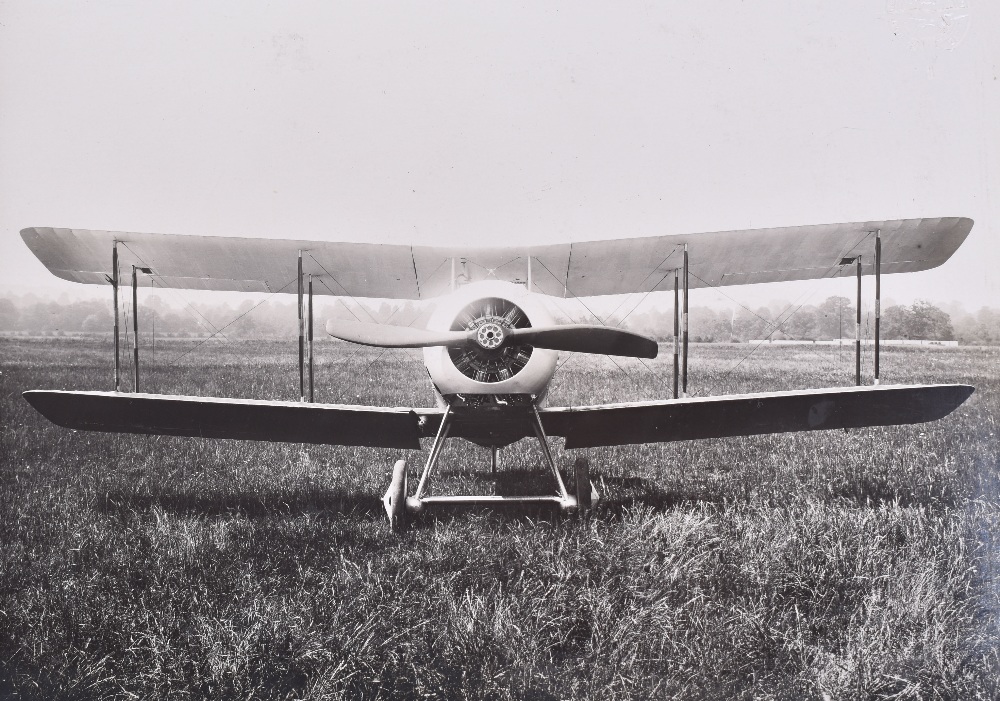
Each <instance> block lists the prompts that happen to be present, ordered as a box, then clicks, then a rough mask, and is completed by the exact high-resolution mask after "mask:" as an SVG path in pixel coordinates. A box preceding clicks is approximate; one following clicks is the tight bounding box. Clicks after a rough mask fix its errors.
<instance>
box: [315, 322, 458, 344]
mask: <svg viewBox="0 0 1000 701" xmlns="http://www.w3.org/2000/svg"><path fill="white" fill-rule="evenodd" d="M326 332H327V333H328V334H330V335H331V336H333V337H334V338H339V339H341V340H342V341H350V342H351V343H360V344H361V345H363V346H376V347H378V348H426V347H428V346H460V345H463V344H465V343H466V342H467V340H468V333H467V332H465V331H427V330H426V329H414V328H411V327H409V326H395V325H393V324H377V323H374V322H365V321H351V320H348V319H330V320H328V321H327V322H326Z"/></svg>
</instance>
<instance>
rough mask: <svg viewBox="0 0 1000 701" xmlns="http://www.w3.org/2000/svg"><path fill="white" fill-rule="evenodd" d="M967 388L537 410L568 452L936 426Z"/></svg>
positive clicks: (855, 390) (850, 390) (884, 388)
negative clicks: (825, 431) (933, 423)
mask: <svg viewBox="0 0 1000 701" xmlns="http://www.w3.org/2000/svg"><path fill="white" fill-rule="evenodd" d="M973 391H974V388H972V387H970V386H968V385H896V386H888V385H878V386H874V387H836V388H832V389H807V390H796V391H790V392H765V393H761V394H737V395H729V396H718V397H704V398H702V397H698V398H688V399H674V400H667V401H656V402H635V403H628V404H602V405H598V406H580V407H554V408H549V409H543V410H541V412H540V413H541V416H542V424H543V425H544V427H545V431H546V432H547V433H549V434H550V435H554V436H564V437H565V438H566V447H567V448H593V447H598V446H605V445H627V444H631V443H660V442H667V441H680V440H690V439H695V438H722V437H725V436H750V435H755V434H763V433H785V432H790V431H817V430H822V429H831V428H861V427H864V426H891V425H894V424H915V423H923V422H925V421H935V420H937V419H940V418H942V417H944V416H947V415H948V414H950V413H951V412H952V411H954V410H955V409H956V408H957V407H958V406H959V405H960V404H961V403H962V402H964V401H965V400H966V399H968V398H969V395H971V394H972V392H973Z"/></svg>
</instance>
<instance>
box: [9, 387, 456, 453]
mask: <svg viewBox="0 0 1000 701" xmlns="http://www.w3.org/2000/svg"><path fill="white" fill-rule="evenodd" d="M24 398H25V399H27V400H28V402H30V403H31V405H32V406H33V407H35V409H37V410H38V411H39V412H40V413H41V414H43V415H44V416H45V417H46V418H47V419H49V420H50V421H52V422H53V423H55V424H58V425H60V426H65V427H66V428H75V429H81V430H87V431H112V432H120V433H144V434H152V435H164V436H195V437H200V438H240V439H247V440H257V441H283V442H288V443H322V444H328V445H364V446H371V447H375V448H413V449H417V450H419V449H420V440H419V438H420V436H421V435H422V432H421V423H422V419H421V418H420V417H419V416H418V415H417V413H416V412H415V411H414V410H413V409H407V408H402V407H397V408H384V407H371V406H349V405H342V404H305V403H303V402H269V401H260V400H254V399H224V398H217V397H181V396H174V395H162V394H122V393H118V392H63V391H55V390H32V391H29V392H25V393H24ZM426 411H427V412H428V413H431V414H436V413H438V412H437V411H436V410H434V409H428V410H426Z"/></svg>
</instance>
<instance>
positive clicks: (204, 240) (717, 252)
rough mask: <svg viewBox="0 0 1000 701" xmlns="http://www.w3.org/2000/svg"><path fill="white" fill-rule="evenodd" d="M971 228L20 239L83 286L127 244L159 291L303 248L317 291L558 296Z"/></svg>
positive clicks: (917, 257) (913, 259)
mask: <svg viewBox="0 0 1000 701" xmlns="http://www.w3.org/2000/svg"><path fill="white" fill-rule="evenodd" d="M971 229H972V220H971V219H968V218H965V217H935V218H924V219H898V220H891V221H868V222H855V223H846V224H818V225H809V226H789V227H780V228H773V229H748V230H738V231H716V232H712V233H704V234H671V235H666V236H646V237H638V238H621V239H608V240H603V241H580V242H575V243H560V244H551V245H541V246H520V247H497V248H483V247H462V248H456V247H451V248H449V247H438V246H405V245H396V244H376V243H345V242H329V241H292V240H280V239H259V238H235V237H232V238H231V237H223V236H178V235H174V234H146V233H138V232H126V231H92V230H88V229H57V228H50V227H30V228H27V229H23V230H22V231H21V237H22V238H23V239H24V241H25V243H26V244H27V245H28V248H30V249H31V251H32V252H33V253H34V254H35V255H36V256H37V257H38V259H39V260H40V261H41V262H42V263H43V264H44V265H45V266H46V267H47V268H48V269H49V271H50V272H52V273H53V274H54V275H56V276H57V277H60V278H63V279H65V280H71V281H74V282H82V283H90V284H108V279H109V278H108V276H110V275H111V273H112V270H111V251H112V247H113V246H114V245H115V244H116V242H117V244H118V253H119V260H120V266H121V269H122V270H127V269H128V266H130V265H136V266H139V267H142V268H149V269H151V270H152V274H151V275H149V276H144V277H143V279H142V282H141V284H154V285H155V286H157V287H174V288H184V289H201V290H232V291H242V292H288V293H294V292H295V291H296V289H297V287H296V285H295V284H294V283H295V281H296V279H297V264H298V255H299V252H300V251H301V252H302V256H303V269H304V272H305V273H306V274H309V275H311V276H312V277H313V279H314V280H315V281H316V285H315V287H314V293H315V294H321V295H351V296H354V297H385V298H396V299H427V298H429V297H434V296H437V295H440V294H445V293H446V292H448V291H449V289H450V288H451V282H452V279H451V275H452V270H453V267H452V265H454V266H455V267H454V270H455V275H456V277H457V278H459V279H460V280H467V281H469V282H475V281H478V280H486V279H497V280H506V281H508V282H521V283H524V282H526V281H527V280H528V279H529V278H530V279H531V290H532V291H533V292H541V293H543V294H548V295H554V296H559V297H563V296H575V297H587V296H594V295H611V294H629V293H633V292H650V291H653V290H657V289H666V287H669V286H670V285H671V283H672V271H673V270H674V269H676V268H678V267H679V266H680V265H681V258H682V254H681V251H682V250H683V246H684V245H687V246H688V249H689V253H690V260H691V279H690V286H691V287H692V288H698V287H716V286H720V285H747V284H752V283H761V282H782V281H787V280H811V279H818V278H826V277H839V276H845V275H846V276H850V275H854V274H855V269H854V266H851V265H845V264H844V261H846V260H854V259H855V258H857V257H859V256H860V257H861V263H862V272H863V274H865V275H870V274H872V273H873V271H874V265H873V254H874V237H875V232H876V231H880V232H881V237H882V272H883V273H885V274H889V273H905V272H915V271H919V270H927V269H930V268H934V267H936V266H938V265H941V264H942V263H944V262H945V261H946V260H948V258H949V257H951V255H952V254H953V253H954V252H955V250H956V249H957V248H958V247H959V246H960V245H961V244H962V242H963V241H964V240H965V238H966V237H967V236H968V234H969V231H970V230H971ZM529 260H530V263H529ZM529 268H530V274H529ZM668 278H669V279H668ZM147 280H148V281H147Z"/></svg>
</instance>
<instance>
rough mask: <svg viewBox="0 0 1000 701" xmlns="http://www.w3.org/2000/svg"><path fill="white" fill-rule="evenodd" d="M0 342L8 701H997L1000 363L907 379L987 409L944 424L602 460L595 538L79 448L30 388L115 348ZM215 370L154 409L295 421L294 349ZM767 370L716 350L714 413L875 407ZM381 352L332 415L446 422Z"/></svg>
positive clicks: (208, 449)
mask: <svg viewBox="0 0 1000 701" xmlns="http://www.w3.org/2000/svg"><path fill="white" fill-rule="evenodd" d="M0 343H2V345H0V357H2V362H3V367H2V372H3V375H2V376H0V377H2V379H0V381H2V398H0V410H2V417H0V418H2V431H3V433H2V451H3V452H2V456H0V479H2V487H0V539H2V543H3V545H2V548H0V695H4V696H9V697H13V698H49V697H58V698H134V697H164V698H166V697H169V698H192V697H193V698H202V697H212V698H266V699H272V698H273V699H282V698H309V699H325V698H387V699H388V698H519V699H520V698H534V699H551V698H595V699H596V698H601V699H604V698H718V697H722V696H727V697H735V698H748V699H749V698H816V699H823V698H830V699H848V698H851V699H853V698H886V699H889V698H892V699H921V698H944V699H967V698H981V699H992V698H997V696H998V695H1000V685H998V682H997V679H998V676H1000V660H998V650H1000V645H998V642H1000V630H998V621H997V615H998V612H1000V555H998V553H1000V549H998V544H1000V543H998V534H1000V485H998V476H997V475H998V468H1000V441H998V431H997V429H998V427H997V418H998V416H1000V411H998V408H1000V377H998V374H1000V353H998V352H997V351H996V350H985V349H965V348H959V349H934V350H931V351H928V350H912V349H891V350H888V351H887V352H886V354H885V357H884V358H883V365H884V367H885V369H886V376H887V377H886V378H885V379H886V380H887V381H890V382H924V381H926V382H952V381H957V382H968V383H971V384H974V385H976V387H977V392H976V394H974V395H973V396H972V398H971V399H970V400H969V401H968V402H967V403H966V404H965V405H963V406H962V407H961V408H960V409H959V410H958V411H957V412H955V414H953V415H952V416H950V417H948V418H947V419H945V420H942V421H940V422H937V423H934V424H926V425H920V426H906V427H893V428H886V429H865V430H857V431H851V432H849V433H845V432H843V431H831V432H820V433H812V434H789V435H781V436H762V437H750V438H733V439H725V440H717V441H700V442H681V443H674V444H663V445H650V446H625V447H620V448H609V449H600V450H597V449H595V450H590V451H586V453H587V455H588V456H589V458H590V460H591V464H592V470H593V473H594V478H595V481H596V482H597V483H598V486H599V488H600V489H601V490H602V492H603V494H604V496H605V499H604V501H603V502H602V504H601V506H600V508H599V509H598V510H597V512H596V513H594V514H593V515H592V516H591V517H590V518H588V519H584V520H573V519H561V518H559V517H557V516H553V515H550V514H548V513H545V512H525V513H512V512H508V511H478V512H477V511H471V512H468V511H467V512H461V513H438V514H431V515H429V516H428V517H427V518H425V519H423V520H422V521H420V522H419V523H417V524H416V525H415V527H413V528H412V529H410V530H409V531H407V532H406V533H404V534H402V535H401V536H393V535H391V534H389V533H388V532H387V529H386V525H385V519H384V514H383V513H382V511H381V504H380V501H379V497H380V494H381V492H382V491H383V490H384V488H385V485H386V482H387V480H388V473H389V469H390V467H391V465H392V462H393V460H395V459H397V458H398V457H399V455H398V454H397V453H396V452H395V451H381V450H374V449H366V448H334V447H322V446H320V447H316V446H311V447H308V448H303V447H302V446H298V445H279V444H267V443H254V442H235V441H209V440H198V439H175V438H165V437H164V438H149V437H137V436H118V435H103V434H95V433H77V432H71V431H67V430H64V429H60V428H58V427H55V426H52V425H50V424H48V423H47V422H46V421H45V420H44V419H42V418H41V417H40V416H39V415H37V414H36V413H35V412H34V410H32V409H31V407H30V406H28V404H27V403H26V402H24V401H23V399H21V397H20V392H21V391H23V390H25V389H31V388H63V387H65V388H72V389H84V388H86V389H104V388H107V387H108V386H109V383H110V376H111V375H110V367H109V363H108V361H107V358H108V352H109V349H108V348H106V347H104V345H102V344H100V343H98V342H88V341H83V340H71V341H51V340H47V341H45V342H40V341H30V340H3V341H0ZM193 346H194V342H192V341H176V342H167V343H163V344H162V345H161V344H159V343H158V348H157V358H158V361H159V362H158V366H157V367H156V368H155V369H154V368H152V367H151V366H150V367H149V368H148V369H146V371H145V372H144V375H143V380H142V381H143V385H144V389H154V390H156V391H162V392H175V393H187V394H206V395H207V394H212V395H226V396H246V397H256V398H282V399H294V398H297V394H298V386H297V383H298V381H297V372H296V369H295V355H294V353H293V350H294V349H293V348H291V347H289V346H288V345H287V344H285V345H282V344H278V343H271V342H240V343H237V344H234V345H231V346H222V347H217V348H215V347H211V346H209V345H207V344H206V345H205V346H203V347H201V348H199V349H198V350H196V351H194V352H191V353H189V354H188V355H186V356H184V357H183V358H181V359H180V361H178V362H177V363H176V364H174V365H172V366H170V367H169V368H168V367H167V366H166V364H165V362H163V361H164V359H168V358H176V357H178V356H180V355H181V353H183V352H185V351H187V350H189V349H190V348H192V347H193ZM747 350H748V349H747V347H746V346H700V347H697V348H696V349H695V350H694V352H693V355H692V362H691V388H692V390H693V391H696V392H698V393H701V394H709V393H714V392H742V391H757V390H765V389H782V388H794V387H809V386H825V385H830V384H849V383H850V381H851V379H852V373H853V359H852V358H850V356H849V354H845V356H841V355H840V354H839V352H838V350H837V349H835V348H832V349H831V348H827V349H815V350H813V349H807V350H803V349H800V348H794V347H791V348H789V347H783V348H762V349H760V351H758V353H756V354H755V355H754V356H752V357H751V359H750V360H748V361H744V362H743V363H742V364H739V362H740V359H741V358H742V357H743V355H744V354H745V353H746V351H747ZM377 355H378V353H377V352H373V351H370V350H361V351H358V350H355V349H349V348H347V347H346V346H343V345H339V344H334V343H323V344H321V345H320V353H319V361H320V362H319V364H318V371H317V375H318V379H319V381H320V384H319V385H318V391H317V395H318V396H317V398H318V399H319V400H321V401H335V402H348V401H360V402H364V403H373V404H388V405H416V406H428V405H430V404H431V402H432V399H431V397H430V392H429V390H428V389H427V386H426V380H425V374H424V371H423V368H422V366H421V364H420V363H419V356H414V355H408V354H404V353H400V352H393V353H389V354H386V355H385V356H384V357H382V358H381V359H380V360H379V362H377V363H375V365H372V366H371V368H370V369H369V371H368V372H367V373H364V374H362V371H363V370H364V369H365V368H366V367H368V366H369V364H370V363H371V362H372V361H374V360H375V359H376V357H377ZM647 362H648V361H647ZM648 364H649V366H650V367H651V368H652V370H653V371H655V373H658V374H654V373H652V372H650V371H649V369H647V368H645V367H642V366H641V365H640V364H638V363H629V364H627V365H625V366H624V367H625V371H626V373H627V374H625V373H622V372H620V371H619V370H618V369H617V368H615V367H614V366H613V365H611V364H609V363H608V361H607V360H604V359H600V358H586V357H572V358H570V359H569V362H568V363H567V364H566V365H565V367H563V368H562V369H561V370H560V371H559V374H558V375H557V378H556V381H555V382H554V384H553V389H552V393H551V397H550V399H551V402H552V403H553V404H569V403H595V402H600V401H622V400H629V399H639V398H650V397H665V396H667V395H668V390H667V388H666V385H665V384H664V380H666V379H668V378H669V367H670V358H669V356H664V357H661V358H660V359H658V360H656V361H653V362H651V363H648ZM738 364H739V365H738ZM733 368H736V369H735V370H734V369H733ZM667 384H669V383H667ZM425 448H426V446H425ZM425 456H426V450H425V451H423V453H422V454H413V455H411V456H409V458H408V459H410V460H411V466H412V468H411V469H413V470H414V473H415V470H416V467H417V464H418V463H419V461H420V459H421V457H425ZM574 457H575V453H564V452H562V451H560V452H559V454H558V458H559V460H560V462H561V464H562V465H563V466H564V467H565V466H568V465H570V464H571V462H572V460H573V458H574ZM486 458H487V456H486V455H485V451H482V450H480V449H477V448H474V447H472V446H463V445H461V444H459V443H458V442H455V444H454V445H449V447H448V448H447V449H446V450H445V454H444V457H443V464H442V468H443V472H444V473H445V474H444V476H443V477H444V479H443V480H442V482H441V483H440V488H441V489H442V490H445V489H469V488H478V489H486V490H489V489H491V488H506V487H511V486H512V485H510V484H508V483H510V482H513V481H517V480H519V479H521V478H522V476H523V475H524V474H525V471H527V470H532V469H537V468H538V467H539V465H540V458H539V456H538V455H537V451H536V450H535V448H534V446H532V445H530V444H529V443H528V442H527V441H523V442H522V443H521V444H518V445H515V446H513V447H512V448H511V449H510V450H509V451H507V452H506V453H505V454H504V459H503V462H502V466H503V470H502V472H501V474H500V476H499V477H500V479H499V480H498V482H497V483H496V484H493V483H490V482H489V480H488V479H484V478H482V477H481V476H480V475H478V474H476V471H477V469H479V468H481V467H482V466H483V465H484V464H485V463H486ZM487 471H488V468H487ZM544 487H545V485H544V482H543V483H542V484H541V488H544Z"/></svg>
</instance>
